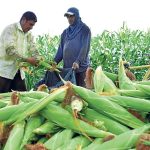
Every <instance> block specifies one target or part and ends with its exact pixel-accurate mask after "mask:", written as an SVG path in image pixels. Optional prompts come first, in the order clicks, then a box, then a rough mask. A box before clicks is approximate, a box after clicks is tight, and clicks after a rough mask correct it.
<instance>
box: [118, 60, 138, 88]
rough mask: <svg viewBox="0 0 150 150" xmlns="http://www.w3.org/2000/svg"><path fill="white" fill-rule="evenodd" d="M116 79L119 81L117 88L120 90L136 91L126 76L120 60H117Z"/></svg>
mask: <svg viewBox="0 0 150 150" xmlns="http://www.w3.org/2000/svg"><path fill="white" fill-rule="evenodd" d="M118 79H119V88H120V89H127V90H136V88H135V87H134V85H133V83H132V81H131V80H130V79H129V78H128V77H127V76H126V73H125V69H124V65H123V61H122V59H121V58H120V60H119V72H118Z"/></svg>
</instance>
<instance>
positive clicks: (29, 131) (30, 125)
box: [20, 116, 43, 149]
mask: <svg viewBox="0 0 150 150" xmlns="http://www.w3.org/2000/svg"><path fill="white" fill-rule="evenodd" d="M42 122H43V118H42V117H41V116H32V117H30V118H29V119H28V120H27V124H26V127H25V133H24V136H23V139H22V142H21V146H20V148H21V149H22V148H23V147H24V146H25V145H26V144H27V142H28V140H29V139H30V138H31V136H32V135H33V130H34V129H36V128H37V127H39V126H40V125H41V124H42Z"/></svg>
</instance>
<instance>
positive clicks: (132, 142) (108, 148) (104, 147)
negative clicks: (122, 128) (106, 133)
mask: <svg viewBox="0 0 150 150" xmlns="http://www.w3.org/2000/svg"><path fill="white" fill-rule="evenodd" d="M149 129H150V124H146V125H144V126H143V127H140V128H137V129H134V130H131V131H127V132H125V133H122V134H120V135H118V136H116V137H115V138H114V139H112V140H110V141H107V142H105V143H103V144H101V145H96V146H95V147H94V150H113V149H114V150H127V149H130V148H134V147H135V146H136V142H137V140H138V138H139V137H140V136H141V134H142V133H144V132H146V131H147V130H149Z"/></svg>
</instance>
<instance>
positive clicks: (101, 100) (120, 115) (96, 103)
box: [72, 84, 144, 128]
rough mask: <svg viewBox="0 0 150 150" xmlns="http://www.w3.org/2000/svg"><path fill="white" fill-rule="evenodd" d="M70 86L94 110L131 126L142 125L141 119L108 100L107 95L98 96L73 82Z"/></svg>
mask: <svg viewBox="0 0 150 150" xmlns="http://www.w3.org/2000/svg"><path fill="white" fill-rule="evenodd" d="M72 87H73V90H74V92H75V93H76V94H78V95H79V96H80V97H81V98H82V99H84V100H85V101H86V102H87V103H88V105H89V107H91V108H93V109H94V110H96V111H98V112H100V113H102V114H104V115H107V116H109V117H111V118H113V119H115V120H117V121H119V122H121V123H123V124H125V125H127V126H129V127H131V128H138V127H141V126H143V125H144V123H143V122H142V121H140V120H139V119H137V118H136V117H134V116H133V115H132V114H130V113H129V112H128V111H127V110H126V109H125V108H123V107H122V106H120V105H118V104H117V103H114V102H112V101H110V100H108V98H107V97H102V96H99V95H97V94H96V93H94V92H92V91H90V90H88V89H85V88H83V87H79V86H76V85H73V84H72Z"/></svg>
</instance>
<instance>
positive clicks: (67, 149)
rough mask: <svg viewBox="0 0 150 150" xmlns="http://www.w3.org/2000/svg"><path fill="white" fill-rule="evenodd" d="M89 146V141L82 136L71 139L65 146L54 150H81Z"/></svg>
mask: <svg viewBox="0 0 150 150" xmlns="http://www.w3.org/2000/svg"><path fill="white" fill-rule="evenodd" d="M89 144H90V141H89V140H88V139H87V138H86V137H84V136H77V137H75V138H73V139H71V140H70V141H69V142H68V143H67V144H64V145H63V146H61V147H59V148H58V149H56V150H78V149H79V150H81V149H82V148H84V147H86V146H87V145H89Z"/></svg>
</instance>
